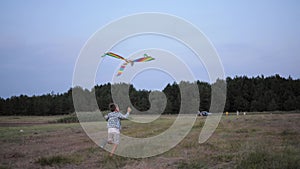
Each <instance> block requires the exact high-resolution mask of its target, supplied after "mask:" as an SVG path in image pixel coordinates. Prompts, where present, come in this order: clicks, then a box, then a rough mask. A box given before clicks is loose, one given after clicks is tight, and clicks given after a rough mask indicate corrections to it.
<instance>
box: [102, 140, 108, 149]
mask: <svg viewBox="0 0 300 169" xmlns="http://www.w3.org/2000/svg"><path fill="white" fill-rule="evenodd" d="M106 144H107V141H106V140H102V142H101V144H100V147H101V148H104V147H105V145H106Z"/></svg>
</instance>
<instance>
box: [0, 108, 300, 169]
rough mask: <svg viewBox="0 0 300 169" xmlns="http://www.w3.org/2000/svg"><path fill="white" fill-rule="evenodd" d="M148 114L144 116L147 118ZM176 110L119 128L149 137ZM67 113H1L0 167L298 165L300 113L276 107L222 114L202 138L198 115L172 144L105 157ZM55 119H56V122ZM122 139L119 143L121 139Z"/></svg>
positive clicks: (164, 126)
mask: <svg viewBox="0 0 300 169" xmlns="http://www.w3.org/2000/svg"><path fill="white" fill-rule="evenodd" d="M147 117H150V116H145V117H144V118H147ZM176 117H177V116H175V115H171V116H161V117H160V118H159V119H157V120H155V121H153V122H151V123H145V124H137V123H134V122H132V121H129V120H127V121H123V122H122V125H123V130H122V133H123V134H125V135H128V136H132V137H140V138H143V137H151V136H154V135H157V134H159V133H161V132H162V131H164V130H165V129H167V128H168V127H169V126H170V125H171V124H172V123H173V121H174V120H175V118H176ZM69 118H70V117H69V116H30V117H29V116H26V117H22V116H2V117H1V120H0V143H1V151H0V169H9V168H31V169H34V168H125V169H126V168H128V169H129V168H149V169H151V168H155V169H159V168H164V169H166V168H170V169H173V168H174V169H175V168H179V169H186V168H187V169H189V168H237V169H240V168H243V169H247V168H249V169H250V168H251V169H253V168H270V169H271V168H275V169H277V168H278V169H283V168H289V169H294V168H295V169H296V168H300V148H299V147H300V125H299V121H300V113H298V112H294V113H286V112H277V113H276V114H274V113H264V114H258V113H253V114H249V113H248V114H247V115H245V116H244V115H239V116H236V115H234V114H231V115H229V116H225V115H224V116H222V119H221V121H220V123H219V126H218V128H217V129H216V131H215V132H214V134H213V135H212V137H211V138H209V140H208V141H207V142H205V143H203V144H199V143H198V138H199V133H200V131H201V128H202V127H203V125H204V122H205V119H206V117H198V118H197V120H196V122H195V124H194V127H193V128H192V130H191V132H190V133H189V134H188V135H187V136H186V137H185V139H184V140H182V141H181V142H180V143H179V144H178V145H177V146H175V147H174V148H172V149H171V150H170V151H167V152H165V153H163V154H160V155H158V156H154V157H149V158H139V159H133V158H126V157H120V156H114V157H109V152H107V151H105V150H103V149H101V148H100V147H98V146H97V145H96V144H95V143H94V142H93V141H92V140H91V139H90V138H89V137H88V136H87V135H86V133H85V132H84V131H83V129H82V128H81V126H80V124H79V123H62V122H63V120H61V119H69ZM57 122H60V123H57ZM121 144H122V143H121Z"/></svg>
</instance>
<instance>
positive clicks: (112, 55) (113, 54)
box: [102, 52, 127, 62]
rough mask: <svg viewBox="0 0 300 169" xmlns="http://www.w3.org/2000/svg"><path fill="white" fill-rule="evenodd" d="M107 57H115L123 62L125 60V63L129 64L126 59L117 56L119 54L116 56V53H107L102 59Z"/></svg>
mask: <svg viewBox="0 0 300 169" xmlns="http://www.w3.org/2000/svg"><path fill="white" fill-rule="evenodd" d="M106 55H107V56H111V57H114V58H117V59H121V60H124V61H126V62H127V60H126V59H125V58H123V57H122V56H120V55H117V54H115V53H112V52H107V53H104V55H102V57H104V56H106Z"/></svg>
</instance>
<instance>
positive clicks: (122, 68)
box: [102, 52, 154, 76]
mask: <svg viewBox="0 0 300 169" xmlns="http://www.w3.org/2000/svg"><path fill="white" fill-rule="evenodd" d="M105 56H111V57H114V58H117V59H121V60H124V61H125V63H124V64H122V66H121V67H120V69H119V71H118V73H117V76H120V75H121V74H122V73H123V71H124V69H125V68H126V66H127V64H128V63H130V64H131V66H133V64H134V63H135V62H149V61H151V60H154V58H153V57H151V56H149V55H147V54H144V57H142V58H138V59H135V60H129V59H125V58H123V57H122V56H120V55H118V54H115V53H112V52H107V53H104V55H102V57H105Z"/></svg>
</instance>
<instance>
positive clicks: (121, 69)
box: [117, 62, 128, 76]
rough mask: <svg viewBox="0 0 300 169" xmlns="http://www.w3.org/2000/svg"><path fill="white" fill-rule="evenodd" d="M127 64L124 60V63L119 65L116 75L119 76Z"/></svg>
mask: <svg viewBox="0 0 300 169" xmlns="http://www.w3.org/2000/svg"><path fill="white" fill-rule="evenodd" d="M127 64H128V63H127V62H125V63H124V64H123V65H122V66H121V67H120V69H119V71H118V74H117V76H120V75H121V74H122V73H123V71H124V69H125V67H126V66H127Z"/></svg>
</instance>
